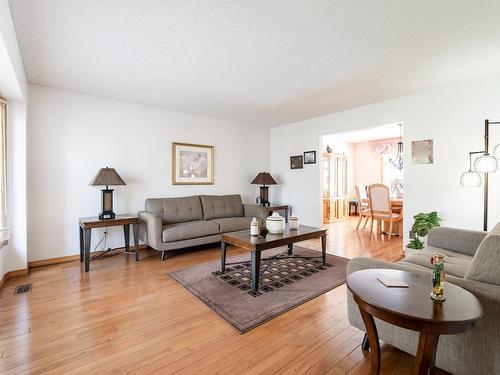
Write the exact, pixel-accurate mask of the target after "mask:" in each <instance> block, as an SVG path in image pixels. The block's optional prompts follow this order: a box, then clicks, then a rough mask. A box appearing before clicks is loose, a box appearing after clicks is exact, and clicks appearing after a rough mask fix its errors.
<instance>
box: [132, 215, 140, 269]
mask: <svg viewBox="0 0 500 375" xmlns="http://www.w3.org/2000/svg"><path fill="white" fill-rule="evenodd" d="M132 229H133V231H134V247H135V261H136V262H138V261H139V224H137V223H135V224H132Z"/></svg>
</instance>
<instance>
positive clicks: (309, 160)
mask: <svg viewBox="0 0 500 375" xmlns="http://www.w3.org/2000/svg"><path fill="white" fill-rule="evenodd" d="M304 164H316V151H306V152H304Z"/></svg>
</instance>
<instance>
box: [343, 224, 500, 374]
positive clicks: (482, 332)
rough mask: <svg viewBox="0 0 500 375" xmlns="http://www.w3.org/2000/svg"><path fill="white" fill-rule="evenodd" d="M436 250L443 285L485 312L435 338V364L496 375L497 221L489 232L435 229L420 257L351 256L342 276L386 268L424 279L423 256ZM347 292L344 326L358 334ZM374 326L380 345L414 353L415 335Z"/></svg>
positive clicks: (499, 329) (427, 268) (499, 312)
mask: <svg viewBox="0 0 500 375" xmlns="http://www.w3.org/2000/svg"><path fill="white" fill-rule="evenodd" d="M436 252H439V253H442V254H444V255H445V270H446V281H447V282H449V283H453V284H456V285H459V286H461V287H462V288H464V289H467V290H468V291H470V292H471V293H472V294H474V295H475V296H476V297H477V298H478V299H479V300H480V301H481V303H482V304H483V307H484V309H485V315H484V317H483V319H482V320H480V321H478V322H477V323H476V325H475V326H474V328H473V329H472V330H470V331H468V332H466V333H463V334H459V335H442V336H441V337H440V338H439V344H438V349H437V355H436V366H437V367H439V368H441V369H443V370H446V371H448V372H450V373H452V374H457V375H461V374H463V375H466V374H467V375H470V374H500V223H499V224H497V225H496V226H495V228H493V230H492V231H490V232H489V233H485V232H476V231H469V230H461V229H453V228H435V229H433V230H432V231H431V232H430V233H429V237H428V246H427V247H426V248H425V249H424V250H422V253H421V254H419V255H412V256H408V257H406V258H404V259H403V260H402V261H401V262H399V263H387V262H384V261H380V260H376V259H370V258H355V259H352V260H351V261H350V262H349V264H348V266H347V273H348V274H350V273H353V272H356V271H359V270H362V269H367V268H391V269H400V270H407V271H412V272H427V273H429V280H430V272H431V265H430V261H429V258H430V256H431V255H432V254H434V253H436ZM429 288H430V281H429ZM347 294H348V301H347V308H348V315H349V322H350V323H351V324H352V325H353V326H355V327H358V328H359V329H361V330H363V331H364V330H365V327H364V324H363V321H362V319H361V316H360V314H359V310H358V306H357V305H356V303H355V302H354V300H353V298H352V294H351V293H350V292H349V291H348V292H347ZM445 294H446V285H445ZM444 303H446V302H444ZM375 322H376V326H377V330H378V333H379V337H380V339H381V340H382V341H384V342H386V343H389V344H390V345H393V346H395V347H397V348H399V349H401V350H403V351H405V352H407V353H409V354H411V355H415V352H416V348H417V343H418V333H416V332H414V331H409V330H406V329H403V328H399V327H396V326H393V325H391V324H388V323H385V322H383V321H380V320H378V319H375Z"/></svg>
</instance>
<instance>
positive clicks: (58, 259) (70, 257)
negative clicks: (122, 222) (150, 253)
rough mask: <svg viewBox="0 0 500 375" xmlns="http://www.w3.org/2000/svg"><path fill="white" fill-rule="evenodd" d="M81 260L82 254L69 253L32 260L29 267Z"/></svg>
mask: <svg viewBox="0 0 500 375" xmlns="http://www.w3.org/2000/svg"><path fill="white" fill-rule="evenodd" d="M146 247H147V246H146V245H139V250H144V249H145V248H146ZM124 249H125V248H124V247H118V248H116V249H113V250H124ZM103 252H104V251H103V250H102V251H93V252H92V255H99V254H102V253H103ZM76 261H80V254H77V255H67V256H64V257H56V258H48V259H40V260H32V261H29V262H28V269H30V268H36V267H45V266H52V265H56V264H63V263H70V262H76Z"/></svg>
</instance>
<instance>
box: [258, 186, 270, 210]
mask: <svg viewBox="0 0 500 375" xmlns="http://www.w3.org/2000/svg"><path fill="white" fill-rule="evenodd" d="M260 205H261V206H270V205H271V203H269V186H261V187H260Z"/></svg>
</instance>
